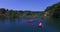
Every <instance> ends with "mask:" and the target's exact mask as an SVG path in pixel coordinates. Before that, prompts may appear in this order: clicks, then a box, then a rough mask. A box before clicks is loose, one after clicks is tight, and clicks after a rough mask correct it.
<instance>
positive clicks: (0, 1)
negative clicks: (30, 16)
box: [0, 0, 60, 11]
mask: <svg viewBox="0 0 60 32" xmlns="http://www.w3.org/2000/svg"><path fill="white" fill-rule="evenodd" d="M57 2H60V0H0V8H6V9H13V10H31V11H44V10H45V9H46V7H48V6H51V5H53V4H55V3H57Z"/></svg>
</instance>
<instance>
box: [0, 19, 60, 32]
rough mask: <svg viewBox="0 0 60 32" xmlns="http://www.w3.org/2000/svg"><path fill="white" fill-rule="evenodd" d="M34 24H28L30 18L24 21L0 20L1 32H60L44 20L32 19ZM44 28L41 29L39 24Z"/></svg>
mask: <svg viewBox="0 0 60 32" xmlns="http://www.w3.org/2000/svg"><path fill="white" fill-rule="evenodd" d="M32 19H33V20H35V22H34V23H27V20H29V19H28V18H23V19H0V32H60V31H58V30H57V29H55V28H54V27H52V26H50V25H48V24H47V23H46V20H44V19H42V18H32ZM40 21H41V22H42V23H43V27H42V28H39V27H38V26H37V25H38V23H39V22H40Z"/></svg>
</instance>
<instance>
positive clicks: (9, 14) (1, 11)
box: [0, 8, 42, 18]
mask: <svg viewBox="0 0 60 32" xmlns="http://www.w3.org/2000/svg"><path fill="white" fill-rule="evenodd" d="M41 13H42V12H34V11H28V10H26V11H22V10H20V11H18V10H8V9H5V8H0V18H24V17H30V18H31V17H40V14H41Z"/></svg>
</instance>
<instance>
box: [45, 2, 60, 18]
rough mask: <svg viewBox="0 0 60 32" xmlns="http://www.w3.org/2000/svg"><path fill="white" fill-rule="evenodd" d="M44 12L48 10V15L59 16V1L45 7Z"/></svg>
mask: <svg viewBox="0 0 60 32" xmlns="http://www.w3.org/2000/svg"><path fill="white" fill-rule="evenodd" d="M45 12H48V14H49V16H50V17H53V18H60V2H58V3H56V4H54V5H52V6H49V7H47V8H46V10H45Z"/></svg>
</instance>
